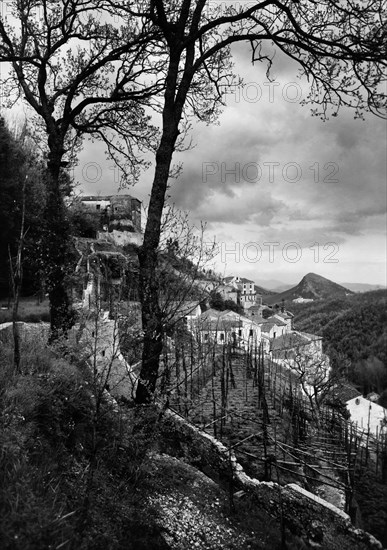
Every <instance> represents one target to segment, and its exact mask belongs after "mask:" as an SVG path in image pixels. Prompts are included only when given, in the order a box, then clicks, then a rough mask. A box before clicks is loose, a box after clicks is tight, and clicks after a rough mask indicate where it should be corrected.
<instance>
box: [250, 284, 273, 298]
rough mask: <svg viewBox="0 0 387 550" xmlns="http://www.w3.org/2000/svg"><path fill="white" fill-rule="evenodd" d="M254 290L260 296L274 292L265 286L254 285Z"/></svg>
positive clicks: (270, 294)
mask: <svg viewBox="0 0 387 550" xmlns="http://www.w3.org/2000/svg"><path fill="white" fill-rule="evenodd" d="M254 290H255V292H257V293H258V294H262V296H272V295H273V294H274V292H273V291H272V290H268V289H267V288H263V286H258V285H254Z"/></svg>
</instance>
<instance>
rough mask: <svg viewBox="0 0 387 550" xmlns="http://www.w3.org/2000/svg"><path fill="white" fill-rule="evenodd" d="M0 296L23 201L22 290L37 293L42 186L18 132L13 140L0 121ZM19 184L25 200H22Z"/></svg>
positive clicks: (5, 285)
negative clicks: (0, 171)
mask: <svg viewBox="0 0 387 550" xmlns="http://www.w3.org/2000/svg"><path fill="white" fill-rule="evenodd" d="M0 164H1V167H2V173H1V179H0V223H1V227H2V231H1V234H0V262H1V263H2V265H3V266H4V269H2V270H1V274H0V295H2V296H6V295H7V294H8V292H9V254H10V255H11V258H12V259H13V258H14V256H15V255H16V250H17V246H18V241H19V237H20V226H21V217H22V203H23V200H25V239H24V241H25V242H24V250H23V254H22V259H23V290H24V292H25V293H30V292H31V291H36V290H37V289H39V272H38V270H37V264H36V243H37V242H38V241H39V238H40V237H41V228H42V213H43V208H44V204H45V192H44V187H43V186H42V163H41V160H40V159H39V156H36V151H34V150H33V149H32V147H31V143H29V142H28V141H27V140H26V136H25V131H24V129H21V130H20V131H19V132H18V133H17V134H16V136H15V133H11V131H10V129H9V128H8V127H7V126H6V124H5V121H4V119H3V118H1V117H0ZM23 182H25V196H24V197H23Z"/></svg>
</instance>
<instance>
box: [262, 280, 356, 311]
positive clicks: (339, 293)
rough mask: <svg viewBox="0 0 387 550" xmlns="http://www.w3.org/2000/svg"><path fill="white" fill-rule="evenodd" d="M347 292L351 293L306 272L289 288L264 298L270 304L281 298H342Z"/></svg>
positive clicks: (291, 299)
mask: <svg viewBox="0 0 387 550" xmlns="http://www.w3.org/2000/svg"><path fill="white" fill-rule="evenodd" d="M348 294H352V291H351V290H349V289H347V288H344V287H343V286H341V285H338V284H337V283H334V282H333V281H330V280H329V279H326V278H325V277H321V275H316V274H315V273H308V274H307V275H305V277H303V278H302V279H301V281H300V282H299V283H298V285H296V286H294V287H293V288H290V289H289V290H285V292H280V293H279V294H275V295H274V296H270V297H269V298H266V302H267V303H268V304H269V305H270V304H274V303H279V302H281V301H282V300H285V302H292V301H293V300H295V299H296V298H306V299H312V300H324V299H329V298H344V297H345V296H347V295H348ZM288 305H290V304H288Z"/></svg>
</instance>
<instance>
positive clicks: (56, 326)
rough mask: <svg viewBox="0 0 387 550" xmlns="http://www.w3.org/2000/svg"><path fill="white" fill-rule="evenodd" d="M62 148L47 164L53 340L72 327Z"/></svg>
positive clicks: (46, 245) (55, 150) (47, 243)
mask: <svg viewBox="0 0 387 550" xmlns="http://www.w3.org/2000/svg"><path fill="white" fill-rule="evenodd" d="M62 157H63V148H62V147H60V146H59V147H58V145H56V146H55V147H54V146H51V147H50V153H49V157H48V162H47V180H48V181H47V191H48V194H47V204H46V208H45V224H46V231H45V243H44V249H45V253H46V258H47V259H46V261H47V266H46V267H47V273H48V276H47V283H48V295H49V300H50V322H51V336H50V340H51V341H53V340H56V339H57V338H58V337H59V336H61V335H66V333H67V331H68V330H69V328H70V327H71V325H72V314H71V311H70V301H69V297H68V294H67V289H66V285H65V278H66V272H67V266H68V257H69V254H68V250H69V241H70V228H69V223H68V220H67V216H66V210H65V205H64V202H63V197H62V193H61V190H60V184H59V173H60V167H61V161H62Z"/></svg>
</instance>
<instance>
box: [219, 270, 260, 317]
mask: <svg viewBox="0 0 387 550" xmlns="http://www.w3.org/2000/svg"><path fill="white" fill-rule="evenodd" d="M223 283H224V285H225V286H231V287H233V288H234V289H235V290H236V291H237V300H238V301H237V302H236V303H238V304H240V305H241V306H242V307H243V309H244V310H248V309H250V308H251V307H252V306H257V305H258V306H262V296H261V295H260V294H258V293H257V292H256V289H255V283H254V281H251V280H250V279H246V278H245V277H239V275H236V276H230V277H225V278H224V279H223ZM231 299H233V298H231Z"/></svg>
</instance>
